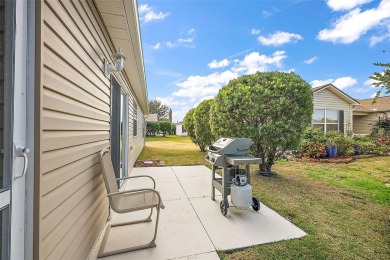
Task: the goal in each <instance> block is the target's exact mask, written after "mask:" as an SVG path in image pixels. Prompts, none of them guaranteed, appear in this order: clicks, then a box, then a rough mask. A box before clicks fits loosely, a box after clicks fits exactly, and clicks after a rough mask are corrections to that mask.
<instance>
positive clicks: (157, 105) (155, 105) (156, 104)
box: [149, 99, 170, 120]
mask: <svg viewBox="0 0 390 260" xmlns="http://www.w3.org/2000/svg"><path fill="white" fill-rule="evenodd" d="M169 110H170V109H169V107H168V106H166V105H163V104H161V101H160V100H157V99H154V100H150V101H149V113H150V114H157V119H158V120H160V119H168V116H169Z"/></svg>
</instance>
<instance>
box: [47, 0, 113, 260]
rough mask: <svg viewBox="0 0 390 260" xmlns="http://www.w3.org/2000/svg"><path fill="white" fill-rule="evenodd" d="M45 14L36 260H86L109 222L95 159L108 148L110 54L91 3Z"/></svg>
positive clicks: (57, 5)
mask: <svg viewBox="0 0 390 260" xmlns="http://www.w3.org/2000/svg"><path fill="white" fill-rule="evenodd" d="M42 8H43V9H42V10H43V12H42V13H43V27H42V34H43V49H42V59H43V68H42V85H43V86H42V91H41V99H42V107H41V117H42V121H41V131H42V132H41V135H42V138H41V140H40V141H41V144H40V146H41V155H40V156H41V168H40V174H41V179H40V182H41V183H40V187H41V188H40V196H41V198H40V220H39V227H40V228H39V240H40V242H39V259H72V258H75V259H86V258H87V257H88V254H89V252H90V250H91V248H92V246H93V244H94V243H95V241H96V239H97V237H98V235H99V233H100V232H101V230H102V228H103V227H104V224H105V222H106V220H107V216H108V200H107V197H106V191H105V186H104V182H103V178H102V175H101V169H100V164H99V160H98V156H97V153H98V152H99V151H100V150H102V149H103V148H105V147H108V146H110V142H109V136H110V81H109V79H108V78H106V77H105V76H104V73H103V58H108V59H110V56H111V54H112V53H113V52H114V48H113V47H112V44H111V43H110V42H109V38H108V37H107V33H106V32H104V29H103V28H104V27H102V23H101V22H100V21H99V19H100V18H99V17H98V15H96V14H97V11H96V10H95V7H94V5H93V3H92V2H91V1H87V0H72V1H70V0H67V1H57V0H50V1H45V2H44V3H43V7H42Z"/></svg>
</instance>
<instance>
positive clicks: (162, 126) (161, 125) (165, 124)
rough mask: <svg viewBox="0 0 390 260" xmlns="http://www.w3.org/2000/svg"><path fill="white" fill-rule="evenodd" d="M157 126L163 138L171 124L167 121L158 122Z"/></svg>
mask: <svg viewBox="0 0 390 260" xmlns="http://www.w3.org/2000/svg"><path fill="white" fill-rule="evenodd" d="M158 125H159V129H160V132H161V133H162V134H163V136H164V137H165V135H166V134H168V133H169V131H170V130H171V123H169V122H167V121H161V122H158Z"/></svg>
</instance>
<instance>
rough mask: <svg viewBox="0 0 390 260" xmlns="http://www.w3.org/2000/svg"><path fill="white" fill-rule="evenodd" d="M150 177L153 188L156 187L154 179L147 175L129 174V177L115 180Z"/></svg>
mask: <svg viewBox="0 0 390 260" xmlns="http://www.w3.org/2000/svg"><path fill="white" fill-rule="evenodd" d="M144 177H146V178H150V179H151V180H152V181H153V189H155V188H156V181H155V180H154V179H153V178H152V177H150V176H149V175H138V176H129V177H123V178H117V179H116V180H117V181H122V180H127V179H135V178H144Z"/></svg>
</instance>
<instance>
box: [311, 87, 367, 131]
mask: <svg viewBox="0 0 390 260" xmlns="http://www.w3.org/2000/svg"><path fill="white" fill-rule="evenodd" d="M312 91H313V102H314V112H313V119H312V126H313V128H320V129H322V130H323V131H325V132H328V131H334V130H338V131H341V132H343V133H347V131H353V129H352V126H353V110H354V109H355V107H356V106H359V105H360V104H359V102H358V101H357V100H356V99H354V98H352V97H350V96H349V95H347V94H346V93H344V92H343V91H341V90H340V89H338V88H337V87H335V86H334V85H332V84H327V85H323V86H319V87H315V88H312Z"/></svg>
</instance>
